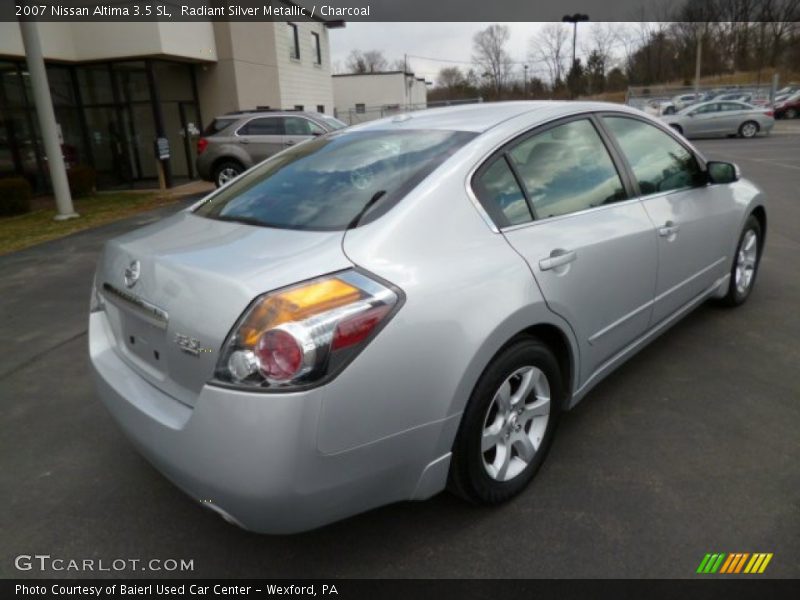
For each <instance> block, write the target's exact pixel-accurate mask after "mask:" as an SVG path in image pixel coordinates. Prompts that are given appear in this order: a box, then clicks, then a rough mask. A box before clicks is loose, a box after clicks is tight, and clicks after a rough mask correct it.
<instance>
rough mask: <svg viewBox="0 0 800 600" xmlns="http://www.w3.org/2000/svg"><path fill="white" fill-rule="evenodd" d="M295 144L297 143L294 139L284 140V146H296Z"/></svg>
mask: <svg viewBox="0 0 800 600" xmlns="http://www.w3.org/2000/svg"><path fill="white" fill-rule="evenodd" d="M294 144H295V142H294V140H287V141H285V142H283V145H284V146H294Z"/></svg>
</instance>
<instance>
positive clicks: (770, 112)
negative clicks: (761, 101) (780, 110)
mask: <svg viewBox="0 0 800 600" xmlns="http://www.w3.org/2000/svg"><path fill="white" fill-rule="evenodd" d="M764 114H765V115H766V116H768V117H774V116H775V112H774V111H772V110H765V111H764Z"/></svg>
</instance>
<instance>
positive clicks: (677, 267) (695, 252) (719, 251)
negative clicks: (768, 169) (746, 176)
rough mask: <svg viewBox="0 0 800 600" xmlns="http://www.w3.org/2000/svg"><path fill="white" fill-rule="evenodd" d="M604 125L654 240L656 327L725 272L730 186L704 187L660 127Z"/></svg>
mask: <svg viewBox="0 0 800 600" xmlns="http://www.w3.org/2000/svg"><path fill="white" fill-rule="evenodd" d="M602 122H603V124H604V126H605V127H606V129H607V130H608V131H609V133H610V134H611V137H612V139H613V140H614V141H615V143H616V144H617V145H618V147H619V150H620V152H621V153H622V154H623V155H624V156H625V158H626V159H627V162H628V164H629V165H630V169H631V174H632V179H634V180H635V185H636V187H637V188H638V192H639V194H640V195H641V202H642V205H643V206H644V208H645V210H646V211H647V214H648V215H649V216H650V218H651V219H652V221H653V224H654V225H655V229H656V233H657V239H658V255H659V259H658V262H659V268H658V283H657V286H656V294H655V303H654V309H653V323H657V322H659V321H661V320H663V319H665V318H666V317H668V316H670V315H671V314H672V313H674V312H676V311H677V310H679V309H681V308H682V307H683V306H685V305H686V304H687V303H689V302H691V301H692V300H694V299H695V298H697V297H698V296H699V295H700V294H702V293H704V292H706V291H708V289H709V288H710V286H712V285H713V284H714V283H715V282H716V281H717V280H718V279H719V278H720V277H721V276H722V275H724V274H725V272H726V271H727V267H728V265H729V264H730V257H727V256H726V252H727V251H728V246H729V237H730V233H729V232H730V231H732V230H734V229H735V228H736V225H735V224H734V222H733V218H734V214H735V213H734V211H733V206H734V204H735V203H734V202H733V201H732V198H731V190H730V188H729V186H724V185H714V186H710V185H708V184H707V177H706V174H705V172H704V170H703V166H702V165H701V163H700V162H699V160H698V159H697V157H696V156H695V155H694V153H693V152H692V150H691V149H690V148H688V147H687V146H685V145H684V144H683V143H682V142H681V141H680V140H678V139H677V138H676V137H675V136H673V135H672V134H671V133H668V132H667V131H665V130H663V129H662V128H660V127H657V126H656V125H654V124H651V123H650V122H645V121H644V120H643V119H639V118H637V117H633V116H628V115H625V116H623V115H605V116H603V118H602Z"/></svg>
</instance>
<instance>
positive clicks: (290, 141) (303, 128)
mask: <svg viewBox="0 0 800 600" xmlns="http://www.w3.org/2000/svg"><path fill="white" fill-rule="evenodd" d="M283 123H284V134H285V135H284V138H283V143H284V145H285V146H294V145H295V144H299V143H301V142H305V141H306V140H310V139H311V138H312V137H314V136H317V135H322V134H323V133H325V130H324V129H323V128H322V127H320V126H319V125H317V124H316V123H314V122H313V121H311V120H310V119H306V118H305V117H284V119H283Z"/></svg>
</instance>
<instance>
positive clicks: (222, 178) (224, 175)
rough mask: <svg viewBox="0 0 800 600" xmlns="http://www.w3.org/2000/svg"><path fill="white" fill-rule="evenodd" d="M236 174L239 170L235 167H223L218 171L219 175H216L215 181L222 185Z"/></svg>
mask: <svg viewBox="0 0 800 600" xmlns="http://www.w3.org/2000/svg"><path fill="white" fill-rule="evenodd" d="M237 175H239V172H238V171H237V170H236V169H234V168H233V167H225V168H224V169H222V170H221V171H220V172H219V175H217V183H219V185H220V186H223V185H225V184H226V183H228V182H229V181H230V180H231V179H234V178H235V177H236V176H237Z"/></svg>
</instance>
